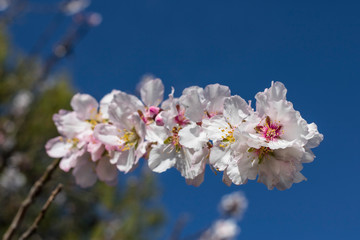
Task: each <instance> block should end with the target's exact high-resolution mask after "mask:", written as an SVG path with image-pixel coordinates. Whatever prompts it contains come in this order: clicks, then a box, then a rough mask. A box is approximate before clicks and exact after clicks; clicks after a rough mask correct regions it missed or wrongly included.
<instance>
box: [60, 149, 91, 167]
mask: <svg viewBox="0 0 360 240" xmlns="http://www.w3.org/2000/svg"><path fill="white" fill-rule="evenodd" d="M84 155H86V154H85V149H79V150H74V151H72V152H71V154H68V155H67V156H66V157H63V158H62V159H61V161H60V164H59V167H60V169H61V170H63V171H65V172H68V171H69V170H70V169H71V168H74V167H75V166H76V165H77V163H78V160H79V158H81V157H83V156H84Z"/></svg>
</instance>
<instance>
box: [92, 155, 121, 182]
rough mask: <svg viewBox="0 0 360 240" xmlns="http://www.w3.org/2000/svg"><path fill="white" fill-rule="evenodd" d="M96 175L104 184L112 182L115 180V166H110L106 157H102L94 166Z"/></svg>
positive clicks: (116, 173) (116, 174)
mask: <svg viewBox="0 0 360 240" xmlns="http://www.w3.org/2000/svg"><path fill="white" fill-rule="evenodd" d="M96 174H97V175H98V177H99V179H100V180H101V181H104V182H112V181H114V180H115V179H117V176H118V170H117V168H116V166H115V165H113V164H111V163H110V161H109V158H108V157H103V158H101V159H100V160H99V161H98V164H97V165H96Z"/></svg>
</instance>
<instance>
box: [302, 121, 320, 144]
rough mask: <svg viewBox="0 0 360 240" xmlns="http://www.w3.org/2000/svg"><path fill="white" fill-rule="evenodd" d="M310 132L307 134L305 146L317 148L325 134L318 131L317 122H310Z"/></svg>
mask: <svg viewBox="0 0 360 240" xmlns="http://www.w3.org/2000/svg"><path fill="white" fill-rule="evenodd" d="M308 128H309V134H308V135H307V136H306V139H307V140H308V142H307V144H306V146H305V147H307V148H315V147H317V146H319V144H320V142H321V141H322V140H323V139H324V136H323V135H322V134H321V133H319V132H318V129H317V126H316V124H315V123H310V124H308Z"/></svg>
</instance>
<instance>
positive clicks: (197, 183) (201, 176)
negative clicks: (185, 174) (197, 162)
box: [186, 171, 205, 187]
mask: <svg viewBox="0 0 360 240" xmlns="http://www.w3.org/2000/svg"><path fill="white" fill-rule="evenodd" d="M204 176H205V171H204V172H202V173H201V174H199V175H198V176H196V177H195V178H193V179H186V184H188V185H192V186H194V187H198V186H200V185H201V183H202V182H203V181H204Z"/></svg>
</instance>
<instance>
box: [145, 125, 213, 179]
mask: <svg viewBox="0 0 360 240" xmlns="http://www.w3.org/2000/svg"><path fill="white" fill-rule="evenodd" d="M180 131H181V126H174V127H173V128H172V129H171V130H170V129H168V128H166V127H164V128H163V132H162V134H161V135H159V138H158V139H157V142H156V144H154V145H152V149H151V151H150V154H149V160H148V164H149V167H150V169H152V170H153V171H154V172H158V173H161V172H164V171H166V170H167V169H169V168H171V167H175V168H176V169H178V170H179V171H180V173H181V175H182V176H183V177H184V178H185V179H187V183H188V184H193V185H196V186H198V185H199V184H201V182H202V179H203V174H204V168H205V164H206V158H207V155H208V153H209V150H208V148H200V149H197V150H194V149H192V148H187V147H185V146H183V145H182V144H181V143H180V137H179V133H180ZM154 140H155V139H154Z"/></svg>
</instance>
